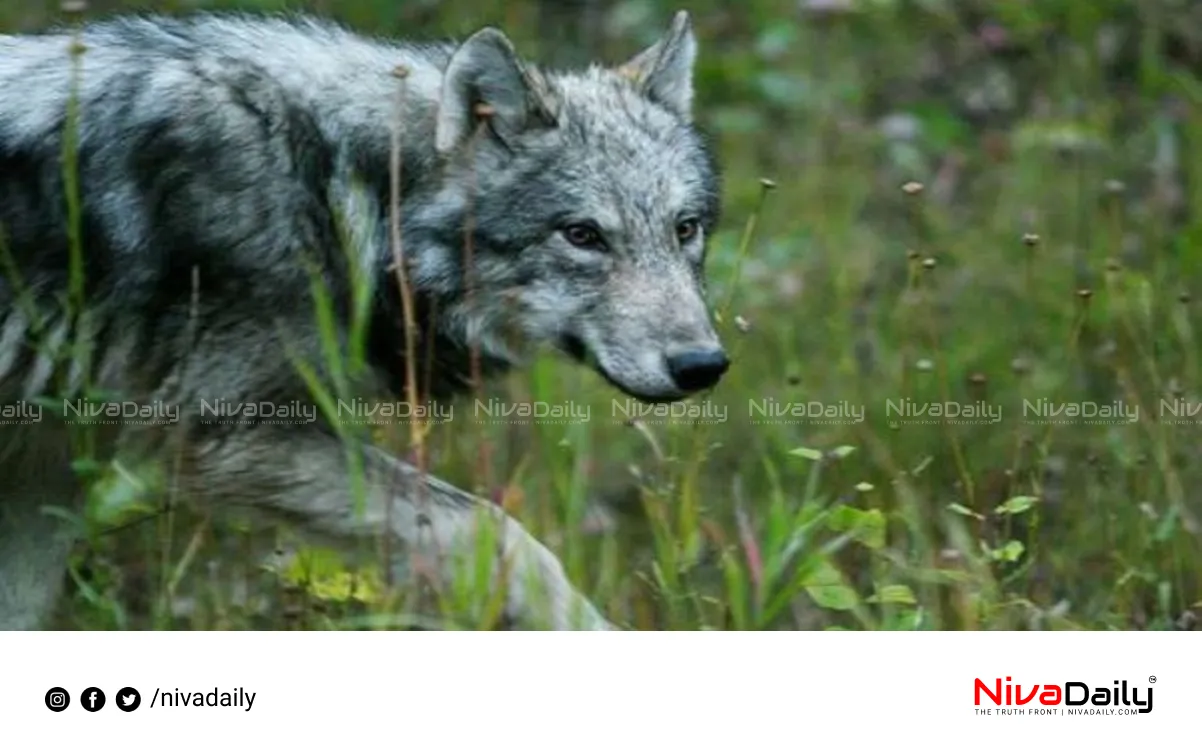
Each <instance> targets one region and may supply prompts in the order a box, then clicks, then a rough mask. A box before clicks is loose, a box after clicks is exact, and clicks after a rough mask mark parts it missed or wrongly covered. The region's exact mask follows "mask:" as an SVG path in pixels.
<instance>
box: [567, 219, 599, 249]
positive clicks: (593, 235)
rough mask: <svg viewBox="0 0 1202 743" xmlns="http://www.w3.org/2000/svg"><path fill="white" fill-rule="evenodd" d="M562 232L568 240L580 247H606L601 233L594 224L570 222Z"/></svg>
mask: <svg viewBox="0 0 1202 743" xmlns="http://www.w3.org/2000/svg"><path fill="white" fill-rule="evenodd" d="M562 232H563V236H564V237H565V238H566V239H567V241H568V242H570V243H571V244H573V245H575V246H576V247H578V248H588V249H590V250H604V249H605V243H604V242H603V241H602V240H601V233H600V232H598V231H597V228H596V227H593V226H592V225H587V224H570V225H568V226H567V227H564V228H563V230H562Z"/></svg>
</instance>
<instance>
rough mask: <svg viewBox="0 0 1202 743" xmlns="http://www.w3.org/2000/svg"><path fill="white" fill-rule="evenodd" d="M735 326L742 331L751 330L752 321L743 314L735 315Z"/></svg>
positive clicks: (747, 331) (748, 331)
mask: <svg viewBox="0 0 1202 743" xmlns="http://www.w3.org/2000/svg"><path fill="white" fill-rule="evenodd" d="M735 327H736V328H737V329H738V331H739V332H740V333H750V332H751V322H750V321H749V320H747V319H746V318H744V317H743V316H742V315H735Z"/></svg>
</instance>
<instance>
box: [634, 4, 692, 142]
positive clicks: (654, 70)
mask: <svg viewBox="0 0 1202 743" xmlns="http://www.w3.org/2000/svg"><path fill="white" fill-rule="evenodd" d="M696 60H697V37H695V36H694V35H693V25H692V23H690V22H689V14H688V11H684V10H682V11H679V12H678V13H677V14H676V16H675V17H674V18H673V19H672V26H671V28H669V29H668V33H666V34H664V36H663V38H661V39H660V40H659V41H657V42H655V43H654V44H652V45H651V46H650V47H648V48H647V49H645V50H643V51H642V52H641V53H639V54H638V55H637V56H636V57H635V58H634V59H632V60H630V61H629V62H627V63H626V64H624V65H622V66H621V67H619V68H618V74H620V75H622V76H624V77H626V78H629V79H630V80H632V81H633V82H634V84H635V87H636V88H638V89H639V91H641V92H642V93H643V95H645V96H647V97H648V98H650V99H651V100H653V101H655V102H656V103H659V104H660V105H662V106H664V107H665V108H667V109H668V110H669V111H672V112H673V113H675V114H676V115H678V116H680V117H681V118H682V119H684V120H685V121H689V120H691V119H692V118H693V63H694V62H695V61H696Z"/></svg>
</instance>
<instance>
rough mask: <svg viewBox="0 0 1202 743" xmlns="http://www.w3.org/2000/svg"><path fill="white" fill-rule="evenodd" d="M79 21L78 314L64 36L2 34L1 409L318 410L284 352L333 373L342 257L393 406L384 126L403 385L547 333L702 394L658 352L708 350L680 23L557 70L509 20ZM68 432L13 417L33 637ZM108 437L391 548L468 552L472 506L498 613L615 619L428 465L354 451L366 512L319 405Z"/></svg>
mask: <svg viewBox="0 0 1202 743" xmlns="http://www.w3.org/2000/svg"><path fill="white" fill-rule="evenodd" d="M80 39H81V41H82V44H83V53H82V56H81V57H80V58H79V59H80V63H81V74H80V76H79V77H78V78H77V80H78V86H79V87H78V90H79V97H78V101H79V117H78V143H79V144H78V157H79V169H78V176H79V183H80V184H81V185H80V190H81V196H82V202H81V203H82V223H81V227H82V229H81V234H82V242H83V257H84V267H85V271H84V273H83V275H84V277H85V281H84V283H83V286H82V289H83V296H84V297H85V299H86V308H87V309H86V312H85V313H83V314H78V315H76V314H75V313H71V312H68V311H67V310H66V309H64V307H65V305H64V302H63V298H64V297H65V296H66V295H67V293H68V287H69V284H70V271H69V265H70V260H69V256H70V248H69V245H70V241H69V239H68V229H67V228H68V224H69V219H68V209H67V200H66V199H65V197H64V193H65V191H66V189H65V187H64V178H63V169H62V161H61V155H62V151H63V133H64V130H65V124H64V122H65V121H66V119H67V116H66V112H67V108H68V100H69V98H70V91H71V89H72V79H73V78H72V72H71V70H72V56H71V52H70V49H71V43H72V37H71V35H70V34H69V33H67V32H63V31H57V32H49V33H45V34H39V35H29V36H0V230H2V231H3V240H4V245H5V248H4V250H5V252H6V259H5V264H4V271H3V273H2V274H0V405H10V406H11V405H16V404H19V403H21V401H30V400H34V399H35V398H39V397H47V396H49V397H54V396H59V397H69V396H71V395H79V394H82V391H83V390H84V386H83V385H84V381H85V380H88V379H90V380H91V389H99V390H103V391H105V392H106V393H108V394H109V395H116V396H117V397H118V398H119V399H122V400H137V401H143V402H150V401H165V402H167V403H176V404H181V405H182V406H183V409H184V410H191V409H195V407H196V404H197V401H198V400H200V399H209V400H217V399H224V400H229V401H275V402H280V403H288V402H291V401H295V400H308V399H310V394H311V390H310V387H309V386H308V385H307V383H306V382H305V380H304V379H303V378H302V376H301V374H300V373H299V372H298V365H297V361H298V360H299V361H301V362H304V363H305V364H307V365H308V366H309V367H311V368H313V369H315V370H317V373H318V374H319V376H321V377H322V378H323V379H327V380H328V379H331V378H332V376H331V372H330V369H329V368H328V364H327V363H326V354H325V353H324V352H323V347H322V342H321V334H320V330H319V326H318V322H317V319H316V318H317V313H316V311H315V307H314V301H313V283H312V278H313V275H314V274H313V272H312V270H311V269H312V268H313V267H316V268H317V269H318V275H319V276H320V277H321V279H322V283H323V285H324V286H325V287H326V289H327V291H328V292H329V293H330V296H331V297H332V300H333V307H334V309H335V312H336V315H337V318H338V322H337V323H336V328H337V332H338V334H339V337H338V340H339V342H341V343H342V344H344V346H345V345H346V344H347V343H348V342H349V339H350V336H351V331H350V328H351V326H352V321H351V316H352V310H351V306H352V292H351V290H350V286H351V284H352V281H351V277H352V276H365V277H367V280H368V281H370V282H371V298H372V299H371V306H370V331H369V333H368V335H367V339H368V340H367V343H366V349H367V361H368V364H367V369H366V371H365V372H364V373H362V374H361V375H359V376H357V377H356V378H355V379H354V380H353V381H354V385H355V386H354V393H355V394H357V395H363V396H366V397H371V396H387V397H388V398H389V399H400V398H403V397H404V393H405V379H406V376H405V358H404V355H405V352H404V349H405V343H404V341H403V327H402V326H403V322H402V303H401V301H400V298H399V296H398V295H399V293H398V291H397V282H396V280H395V276H394V272H393V269H392V266H393V257H392V248H391V245H390V243H389V218H388V216H389V204H390V196H389V194H390V153H391V151H392V150H391V141H392V140H391V138H392V135H393V131H394V125H395V126H399V138H400V144H401V146H400V152H401V153H402V154H401V166H402V167H401V169H400V173H401V176H400V183H401V188H400V199H399V203H400V213H401V222H400V224H401V235H402V247H403V251H404V255H405V257H406V265H407V267H408V271H409V275H410V278H411V280H412V281H413V285H414V286H415V306H416V309H417V312H418V313H419V314H418V318H417V323H416V324H417V327H418V329H419V330H420V333H421V337H420V338H419V344H418V352H419V353H420V358H421V359H422V360H423V361H422V365H421V367H420V368H421V369H422V371H420V372H419V374H418V376H419V378H420V379H429V380H431V384H430V385H429V386H428V388H427V387H426V386H423V387H422V389H420V390H419V393H420V395H421V396H422V397H423V398H424V397H426V396H429V397H430V398H433V399H445V398H447V397H448V396H451V395H454V394H456V393H459V392H463V391H466V390H467V389H468V387H469V381H470V376H471V364H470V363H469V360H470V358H471V354H470V353H469V349H470V348H472V347H476V348H478V349H479V354H480V366H481V368H482V371H483V373H485V374H495V373H498V372H501V371H504V370H505V369H507V368H509V367H511V366H513V365H515V364H520V363H522V362H523V360H525V359H527V358H529V356H530V355H531V353H532V352H533V351H534V349H536V348H537V347H539V346H540V345H543V344H553V345H555V346H558V347H560V348H562V349H564V350H565V351H567V352H568V353H569V354H570V355H572V356H574V357H576V358H577V359H578V360H580V361H582V362H585V363H588V364H590V365H591V366H593V368H595V369H596V370H597V371H599V372H600V373H601V374H602V375H603V376H604V377H605V378H606V379H608V380H609V381H610V382H611V383H613V384H614V385H615V386H616V387H618V388H619V389H621V390H623V391H625V392H627V393H629V394H632V395H635V396H637V397H640V398H643V399H654V400H671V399H678V398H681V397H683V396H684V395H685V394H686V393H688V392H690V391H694V390H686V389H681V388H680V386H679V385H677V383H676V382H675V381H674V379H673V375H672V373H671V372H670V371H669V369H668V366H667V362H666V359H667V358H669V357H672V356H673V355H679V354H681V353H687V352H690V351H700V352H708V353H719V354H720V353H721V347H720V345H719V342H718V339H717V336H716V335H715V332H714V330H713V327H712V326H711V322H710V319H709V316H708V312H707V310H706V306H705V302H704V281H703V277H702V263H703V259H704V252H705V249H704V245H705V239H706V236H707V233H709V232H710V231H712V229H713V225H714V223H715V220H716V219H717V216H718V215H717V210H718V181H717V173H716V170H715V167H714V164H713V162H712V160H711V158H710V157H709V155H708V154H707V151H706V149H705V147H704V146H703V143H702V139H701V138H700V136H699V135H698V133H697V132H696V131H695V130H694V128H693V126H692V124H691V120H692V116H691V109H692V104H693V88H692V69H693V63H694V59H695V57H696V49H697V44H696V41H695V39H694V36H693V32H692V30H691V28H690V25H689V21H688V17H687V15H686V14H684V13H683V12H682V13H680V14H678V15H677V16H676V18H675V19H674V21H673V24H672V27H671V29H670V30H669V32H668V33H667V34H666V35H665V36H664V37H663V39H662V40H661V41H660V42H658V43H657V44H656V45H654V46H652V47H651V48H649V49H647V50H646V51H645V52H643V53H642V54H640V55H638V56H636V57H635V58H634V59H632V60H631V61H630V62H629V63H628V64H627V65H625V66H622V67H619V68H615V69H610V68H603V67H600V66H595V67H592V68H589V69H586V70H580V71H572V72H551V71H543V70H540V69H538V68H537V67H536V66H534V65H532V64H530V63H528V62H525V61H523V60H521V59H520V58H519V57H518V56H517V55H516V54H515V52H514V50H513V47H512V46H511V44H510V42H509V41H508V40H507V39H506V37H505V36H504V35H503V34H502V33H500V32H499V31H496V30H493V29H484V30H482V31H480V32H478V33H477V34H475V35H474V36H472V37H471V38H469V39H468V40H467V41H465V42H463V43H462V44H442V45H408V44H397V43H392V42H387V41H381V40H373V39H367V38H364V37H362V36H359V35H356V34H354V33H352V32H350V31H348V30H345V29H343V28H341V27H339V26H337V25H334V24H332V23H328V22H325V21H320V20H314V19H309V18H301V17H288V18H278V17H271V18H266V17H256V16H243V15H239V16H222V15H195V16H190V17H185V18H165V17H125V18H117V19H113V20H108V21H103V22H98V23H95V24H92V25H88V26H86V27H84V28H83V30H82V31H81V37H80ZM398 69H400V70H401V72H400V74H399V75H398ZM481 106H483V108H481ZM398 112H399V115H398ZM339 218H341V220H342V221H341V222H339ZM581 223H584V224H587V225H591V228H593V229H594V230H595V232H596V234H598V235H599V236H600V237H601V238H602V239H601V241H599V242H590V243H588V244H587V245H581V244H579V243H580V242H581V241H580V240H576V242H575V243H574V242H572V241H570V237H571V236H572V235H575V236H576V237H577V238H579V237H580V236H581V234H586V233H581V232H579V230H577V231H576V232H572V231H571V226H572V225H578V224H581ZM339 224H344V225H345V227H346V229H345V230H342V231H340V229H339ZM465 225H471V227H470V230H467V231H469V232H470V237H471V241H470V245H471V251H472V258H471V261H470V265H468V263H467V261H466V260H465V248H464V242H465V230H466V228H465ZM347 233H349V235H350V237H351V238H353V239H352V240H351V245H352V246H353V247H352V249H351V250H350V251H349V252H348V251H347V250H344V241H342V240H340V235H343V234H347ZM9 258H11V261H9V260H8V259H9ZM10 264H12V265H10ZM14 265H15V268H16V271H15V272H13V271H11V270H9V269H10V268H12V267H13V266H14ZM465 265H467V266H468V269H467V270H465ZM68 348H75V349H82V351H81V352H80V353H77V354H75V355H73V356H72V355H69V354H66V353H65V350H66V349H68ZM426 359H430V360H432V362H433V365H434V369H433V371H432V372H431V371H427V370H425V368H424V362H425V360H426ZM69 432H70V431H69V428H68V426H66V425H63V424H61V423H56V422H54V421H51V420H49V419H47V420H44V421H42V422H41V423H37V424H30V425H16V424H13V425H5V426H3V427H0V473H2V474H0V629H10V628H33V627H37V626H40V625H41V624H42V623H43V622H44V621H45V618H46V617H47V615H48V612H49V611H50V610H51V609H52V608H53V605H54V603H55V601H56V596H57V594H58V593H59V586H60V585H61V584H62V582H63V580H62V577H63V567H64V561H65V558H66V556H67V553H68V551H69V549H70V547H71V544H72V533H71V531H70V529H68V528H67V527H66V525H65V523H64V522H63V521H62V520H61V519H60V518H59V517H58V516H53V515H49V514H47V513H46V512H45V509H44V507H45V506H58V507H62V508H78V507H79V505H80V493H79V490H80V488H79V485H78V483H77V482H76V481H75V479H74V478H73V477H72V473H71V469H70V464H71V462H72V459H73V457H77V456H78V452H76V451H73V450H72V448H71V445H70V442H69V440H68V436H67V434H68V433H69ZM101 433H103V434H105V436H104V437H103V439H102V444H103V446H104V447H105V448H104V449H102V452H103V454H104V456H116V455H118V454H120V455H121V456H128V455H129V454H128V453H129V452H137V453H139V454H140V455H142V456H153V457H157V458H159V459H160V460H162V461H167V460H170V462H171V463H172V464H171V466H172V471H173V473H175V470H176V467H177V465H178V472H177V474H178V478H179V479H178V487H179V489H180V492H181V493H183V494H185V495H187V496H189V497H190V498H191V501H192V503H193V504H195V505H200V506H202V507H206V508H207V507H218V508H232V507H235V506H236V507H248V508H249V509H251V511H253V512H255V513H259V514H262V515H263V516H264V517H268V518H271V519H276V520H283V521H286V522H288V523H290V524H293V525H295V526H297V527H300V528H301V529H302V530H304V531H306V532H307V533H309V534H311V535H312V536H313V537H314V538H315V539H321V540H325V541H327V542H330V543H333V544H336V545H346V546H347V547H350V546H351V545H352V544H353V543H357V542H358V540H360V539H362V538H372V537H379V536H381V535H383V534H389V535H390V536H391V537H392V541H393V544H394V545H396V546H395V547H394V551H395V552H396V553H398V554H401V553H403V554H404V555H405V556H406V558H404V559H402V558H398V561H397V566H396V567H398V568H401V569H403V568H404V567H405V565H407V564H409V563H408V558H409V557H411V556H412V555H413V554H414V552H415V551H416V552H418V553H427V552H428V553H430V554H431V555H435V554H444V553H445V551H446V550H448V549H467V545H469V544H470V543H472V535H473V534H474V533H475V531H476V529H477V525H478V523H479V518H480V517H481V516H482V515H483V516H490V517H493V518H494V519H496V521H497V522H498V523H500V524H501V525H502V526H503V527H504V531H503V533H504V537H503V538H502V540H501V548H502V552H503V554H504V556H505V557H506V558H507V565H508V567H509V569H508V570H503V571H498V581H501V582H503V584H504V585H503V587H504V588H505V589H507V597H508V598H507V604H506V610H507V614H508V616H509V618H510V619H511V620H513V621H515V622H517V623H520V624H524V625H526V626H542V627H551V628H598V629H605V628H611V625H610V624H609V623H608V622H607V621H606V620H605V619H604V618H603V617H602V615H601V613H599V612H598V611H597V610H596V608H594V607H593V605H592V604H591V603H590V602H589V601H588V600H586V599H584V598H583V597H582V596H580V595H579V593H578V592H577V591H576V590H574V589H573V587H572V586H571V585H569V583H568V581H567V579H566V577H565V575H564V571H563V569H562V567H561V565H560V563H559V561H558V560H557V558H555V557H554V555H552V553H551V552H550V551H549V550H547V549H546V548H545V547H544V546H542V545H541V544H540V543H538V542H537V541H536V540H535V539H534V538H532V537H531V536H530V535H529V534H528V533H527V532H525V531H524V530H522V528H521V527H520V526H518V525H517V524H516V523H513V522H512V520H510V519H508V518H507V517H506V516H504V515H503V514H502V513H501V512H500V511H499V510H498V509H496V508H494V507H492V506H491V505H489V504H486V503H484V502H482V501H480V500H478V499H476V498H474V497H472V496H469V495H467V494H465V493H463V492H461V491H459V490H457V489H455V488H453V487H451V486H449V485H447V484H445V483H442V482H440V481H438V480H435V479H433V478H426V480H425V483H426V484H425V489H428V491H429V497H428V499H427V498H423V497H419V491H421V490H423V488H422V487H420V485H419V479H418V478H419V477H421V475H419V473H418V472H417V471H416V470H415V469H414V468H413V467H411V466H410V465H408V464H406V463H403V462H401V461H399V460H397V459H394V458H393V457H391V456H390V455H387V454H385V453H384V452H382V451H380V450H378V449H375V448H372V447H369V446H366V445H362V449H360V451H361V452H362V455H363V456H362V459H363V461H364V462H365V464H364V474H365V478H366V480H365V484H366V496H367V499H366V508H365V510H364V511H363V512H360V511H359V510H357V509H355V508H354V507H353V499H352V497H351V482H352V475H351V468H350V467H349V466H348V464H347V461H348V457H347V444H346V443H345V442H344V441H343V440H341V439H340V437H339V436H338V435H336V432H335V431H334V429H333V427H332V426H331V425H330V424H329V422H328V421H327V422H324V423H318V424H313V425H293V426H282V425H267V424H262V425H247V424H246V423H244V422H238V423H236V422H228V424H222V422H221V421H211V420H210V421H201V420H197V419H195V418H190V417H189V416H188V415H186V414H185V416H184V417H183V418H181V419H180V421H178V422H177V423H175V424H173V425H162V426H156V425H139V426H125V427H123V428H121V429H120V433H119V435H116V434H117V431H116V430H112V429H110V428H109V427H106V428H104V430H103V431H102V432H101ZM356 446H359V445H358V444H356ZM442 562H446V561H445V560H444V561H442ZM531 572H532V573H533V575H534V577H535V578H537V579H541V581H542V583H543V589H544V590H543V595H541V596H540V597H539V600H538V601H536V600H535V599H534V598H533V597H534V594H533V593H531V591H530V590H529V589H530V587H531V585H532V584H531V583H530V582H529V579H530V574H531Z"/></svg>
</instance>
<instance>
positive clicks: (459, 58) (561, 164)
mask: <svg viewBox="0 0 1202 743" xmlns="http://www.w3.org/2000/svg"><path fill="white" fill-rule="evenodd" d="M696 53H697V42H696V39H695V38H694V36H693V32H692V29H691V27H690V24H689V19H688V15H687V14H686V13H684V12H681V13H678V14H677V15H676V17H675V19H674V21H673V23H672V26H671V28H670V30H669V31H668V33H667V34H666V35H665V36H664V37H663V38H662V39H660V41H658V42H657V43H656V44H654V45H652V46H651V47H650V48H648V49H646V50H645V51H643V52H642V53H641V54H638V55H637V56H635V57H634V58H633V59H631V60H630V61H629V62H627V63H626V64H625V65H622V66H620V67H617V68H613V69H608V68H601V67H593V68H591V69H588V70H585V71H580V72H567V73H558V72H543V71H540V70H539V69H537V68H535V67H534V66H532V65H530V64H528V63H526V62H524V61H522V60H521V59H520V58H519V57H518V56H517V55H516V53H515V52H514V49H513V47H512V45H511V44H510V42H509V41H508V40H507V39H506V37H505V36H504V35H503V34H501V33H500V32H499V31H496V30H494V29H485V30H483V31H480V32H478V33H476V34H475V35H474V36H472V37H471V38H469V39H468V40H467V41H466V42H464V43H463V44H462V45H461V46H459V48H458V49H457V50H456V51H455V52H454V53H453V54H452V56H451V58H450V62H449V64H448V65H447V68H446V70H445V75H444V78H443V82H442V90H441V96H440V99H439V101H438V107H437V123H436V129H435V134H436V144H437V149H438V152H439V153H440V155H442V156H443V157H444V158H445V171H444V173H443V176H442V178H441V180H440V184H439V186H438V199H437V203H439V204H441V206H440V207H439V209H440V211H441V212H442V213H441V215H440V219H439V220H438V221H441V222H443V223H448V222H453V223H455V224H456V225H457V226H459V227H458V228H459V231H458V232H456V233H455V234H454V235H447V238H448V239H447V240H445V241H440V242H442V243H443V244H444V245H455V246H463V244H464V241H463V238H462V235H463V234H464V233H463V231H462V225H463V224H464V222H465V221H466V222H467V224H468V225H470V228H469V230H468V232H469V234H470V235H471V236H472V238H473V239H472V241H471V242H470V247H469V250H470V256H450V255H445V254H444V255H443V256H441V257H433V256H431V258H430V260H429V261H427V263H426V265H425V270H423V265H422V264H421V260H420V259H419V260H418V265H417V271H416V272H415V275H416V277H417V279H418V281H419V282H421V283H425V284H426V285H427V286H433V285H435V284H437V283H439V282H440V281H442V282H444V286H448V288H449V285H447V284H446V283H445V282H446V281H447V280H448V276H447V274H448V270H447V269H448V268H449V264H451V263H454V264H455V267H456V270H457V271H458V270H460V269H462V268H463V265H464V262H465V261H468V262H469V263H470V265H469V266H468V269H467V272H466V283H465V285H459V284H458V282H457V285H456V286H455V287H454V288H455V294H456V295H457V299H456V302H455V303H454V305H453V306H452V307H447V308H446V310H445V311H446V313H447V315H446V316H447V318H448V321H449V322H450V323H451V324H452V326H453V327H454V328H455V330H454V332H455V334H456V335H457V336H459V337H460V339H461V340H463V341H464V342H466V343H472V344H477V345H478V346H479V347H480V348H481V350H482V352H483V353H485V354H487V355H491V356H492V357H494V358H497V359H498V360H506V361H510V362H518V361H520V360H521V358H522V357H523V356H524V355H525V354H526V352H527V351H529V350H531V349H532V348H533V347H534V346H535V345H537V344H540V343H546V342H550V343H553V344H555V345H556V346H558V347H559V348H561V349H563V350H565V351H567V352H568V353H569V354H571V355H572V356H574V357H576V358H577V359H578V360H581V361H584V362H585V363H589V364H590V365H592V366H593V367H594V368H595V369H597V370H598V371H599V372H600V373H601V374H602V375H603V376H604V377H605V378H606V379H607V380H609V382H611V383H612V384H613V385H615V386H616V387H618V388H619V389H621V390H622V391H624V392H626V393H628V394H631V395H633V396H635V397H638V398H641V399H645V400H672V399H679V398H681V397H684V396H686V395H688V394H689V393H692V392H696V391H699V390H703V389H706V388H709V387H711V386H713V385H714V384H715V383H716V382H717V381H718V379H719V377H721V376H722V374H723V372H725V370H726V368H727V366H728V360H727V357H726V354H725V352H724V351H723V348H722V345H721V344H720V342H719V340H718V336H717V334H716V333H715V331H714V328H713V325H712V323H711V321H710V317H709V313H708V310H707V308H706V304H705V301H704V295H705V282H704V277H703V272H702V267H703V263H704V260H705V253H706V238H707V237H708V235H709V233H710V232H711V231H712V229H713V227H714V223H715V221H716V219H717V216H718V215H717V212H718V198H719V197H718V175H717V172H716V168H715V166H714V163H713V161H712V160H711V158H710V156H709V154H708V152H707V150H706V149H705V147H704V145H703V142H702V140H701V137H700V136H699V134H698V133H697V132H696V131H695V130H694V128H693V126H692V123H691V122H692V115H691V108H692V100H693V82H692V77H693V63H694V59H695V57H696ZM452 211H453V212H455V214H451V213H450V212H452ZM427 223H429V222H427ZM469 259H470V260H469ZM461 275H463V274H461Z"/></svg>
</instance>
